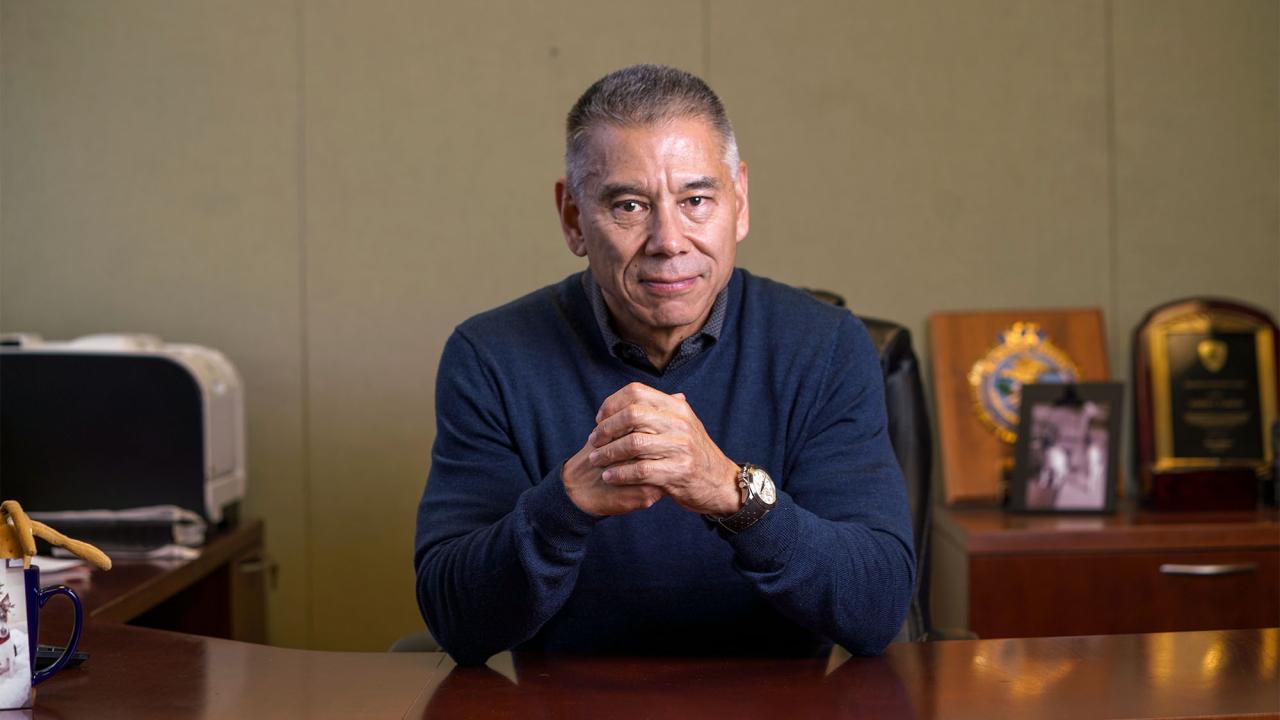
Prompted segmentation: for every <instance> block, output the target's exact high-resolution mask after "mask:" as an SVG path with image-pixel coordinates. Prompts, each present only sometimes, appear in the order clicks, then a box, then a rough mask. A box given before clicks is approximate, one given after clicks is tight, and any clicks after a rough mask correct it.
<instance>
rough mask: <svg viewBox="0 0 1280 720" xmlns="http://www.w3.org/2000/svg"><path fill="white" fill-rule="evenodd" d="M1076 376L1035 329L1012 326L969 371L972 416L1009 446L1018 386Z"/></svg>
mask: <svg viewBox="0 0 1280 720" xmlns="http://www.w3.org/2000/svg"><path fill="white" fill-rule="evenodd" d="M1079 375H1080V372H1079V371H1078V370H1077V369H1076V365H1075V363H1074V362H1072V361H1071V358H1069V357H1067V354H1066V353H1065V352H1063V351H1062V350H1061V349H1059V348H1058V347H1057V346H1055V345H1054V344H1053V343H1051V342H1049V340H1048V336H1047V335H1046V334H1045V332H1044V330H1042V329H1040V326H1039V325H1037V324H1036V323H1033V322H1016V323H1014V324H1013V325H1010V326H1009V328H1008V329H1007V330H1005V331H1004V332H1002V333H1000V336H999V338H998V343H997V345H996V346H995V347H993V348H991V350H990V351H989V352H988V353H987V355H986V357H984V358H982V359H981V360H979V361H977V362H976V363H974V364H973V367H972V368H971V369H970V370H969V388H970V390H972V391H973V409H974V412H975V413H976V414H977V415H978V419H980V420H981V421H982V423H983V424H984V425H986V426H987V427H988V428H990V429H991V431H992V432H994V433H995V434H996V437H998V438H1000V439H1001V440H1003V441H1004V442H1007V443H1012V442H1014V441H1015V440H1017V439H1018V409H1019V407H1020V405H1021V402H1022V386H1023V385H1030V384H1032V383H1071V382H1075V381H1076V379H1077V378H1078V377H1079Z"/></svg>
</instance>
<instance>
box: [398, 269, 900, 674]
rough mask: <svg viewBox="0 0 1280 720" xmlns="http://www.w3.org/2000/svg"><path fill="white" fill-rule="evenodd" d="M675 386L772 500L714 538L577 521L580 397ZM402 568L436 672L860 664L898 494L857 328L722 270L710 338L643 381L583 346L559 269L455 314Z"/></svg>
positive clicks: (769, 285)
mask: <svg viewBox="0 0 1280 720" xmlns="http://www.w3.org/2000/svg"><path fill="white" fill-rule="evenodd" d="M634 381H639V382H643V383H646V384H648V385H651V386H653V387H655V388H657V389H658V390H661V391H662V392H665V393H676V392H683V393H684V394H685V396H686V398H687V400H688V402H689V404H690V405H691V406H692V408H693V410H694V412H696V413H697V414H698V417H699V419H700V420H701V421H702V423H703V425H704V426H705V427H706V430H707V433H708V434H709V435H710V437H711V439H712V440H713V441H715V442H716V443H717V444H718V445H719V447H720V449H721V451H723V452H724V453H725V454H726V455H727V456H729V457H730V458H731V459H733V460H734V461H735V462H751V463H754V464H756V465H759V466H761V467H763V468H764V469H765V470H767V471H768V472H769V474H770V475H771V476H772V477H773V479H774V482H775V483H776V484H777V486H778V489H779V493H778V503H777V505H776V507H775V508H774V510H773V511H772V512H771V513H769V514H768V515H766V516H765V517H764V519H763V520H761V521H760V522H758V523H756V524H755V525H754V526H752V527H751V528H749V529H748V530H746V531H744V532H742V533H740V534H738V535H736V536H733V537H729V538H724V537H721V536H720V535H719V534H718V533H716V532H714V531H712V530H711V529H709V527H708V526H707V524H706V523H705V522H704V521H703V519H702V518H701V517H700V516H698V515H696V514H694V513H691V512H689V511H686V510H684V509H682V508H681V507H680V506H678V505H677V504H676V503H675V502H674V501H672V500H671V499H670V498H664V499H663V500H661V501H659V502H658V503H657V504H655V505H654V506H653V507H651V508H649V509H647V510H641V511H637V512H633V513H630V514H626V515H621V516H616V517H608V518H599V517H596V516H594V515H591V514H589V513H586V512H583V511H582V510H580V509H579V508H578V507H577V506H576V505H574V504H573V502H572V501H571V500H570V499H569V497H568V495H566V494H565V490H564V485H563V484H562V482H561V479H560V468H561V466H562V465H563V463H564V462H565V460H567V459H568V458H569V457H570V456H572V455H573V454H574V453H575V452H577V451H578V450H579V449H580V448H581V447H582V446H583V444H584V443H585V442H586V437H587V435H588V434H589V433H590V432H591V430H592V429H593V428H594V427H595V421H594V418H595V414H596V411H597V410H598V409H599V407H600V404H601V402H603V401H604V399H605V398H606V397H608V396H609V395H611V394H613V393H614V392H616V391H617V390H618V389H619V388H621V387H623V386H624V385H626V384H627V383H630V382H634ZM436 416H437V428H436V441H435V446H434V449H433V451H432V465H431V472H430V477H429V478H428V481H427V486H426V490H425V492H424V493H423V497H422V502H421V503H420V505H419V507H418V526H417V537H416V548H415V553H414V563H415V565H416V567H417V591H418V604H419V607H420V608H421V610H422V614H423V617H424V618H425V619H426V622H427V626H428V627H429V628H430V630H431V632H432V633H433V634H434V636H435V637H436V639H437V640H438V641H439V643H440V644H441V646H442V647H443V648H444V649H445V650H447V651H448V652H449V653H450V654H451V655H452V656H453V657H454V658H455V659H456V660H457V661H458V662H460V663H463V664H470V663H481V662H483V661H484V660H485V659H487V658H488V657H489V656H490V655H492V654H494V653H497V652H501V651H503V650H508V649H512V648H518V649H521V650H545V651H560V652H575V653H626V654H641V653H659V654H687V653H693V654H699V653H701V654H717V655H723V654H737V653H742V654H809V653H817V652H821V651H823V650H824V649H826V648H828V647H829V646H830V644H831V643H832V642H833V641H834V642H837V643H839V644H841V645H842V646H844V647H845V648H846V649H848V650H850V651H851V652H854V653H859V654H874V653H878V652H880V651H881V650H883V648H884V647H885V645H886V644H888V642H889V641H890V640H891V639H892V638H893V637H894V635H895V633H896V632H897V630H898V628H899V626H900V625H901V623H902V619H903V616H904V615H905V613H906V609H907V605H908V603H909V602H910V596H911V588H912V583H913V581H914V575H915V560H914V555H913V552H912V548H911V520H910V516H909V513H908V509H907V501H906V493H905V490H904V488H903V483H902V479H901V476H900V471H899V469H898V465H897V462H896V460H895V459H894V455H893V450H892V448H891V447H890V444H889V439H888V435H887V431H886V428H885V409H884V390H883V382H882V376H881V370H880V364H879V362H878V360H877V356H876V352H875V349H874V347H873V346H872V343H871V339H870V337H869V336H868V335H867V332H866V330H865V329H864V328H863V327H862V325H861V324H860V323H859V322H858V321H857V320H856V319H855V318H854V317H853V315H852V314H850V313H849V312H848V311H845V310H842V309H838V308H834V307H831V306H828V305H824V304H822V303H819V302H818V301H816V300H813V299H811V298H809V297H808V296H807V295H806V294H804V293H802V292H800V291H798V290H795V289H793V288H790V287H787V286H785V285H781V284H778V283H775V282H772V281H770V280H766V279H764V278H759V277H754V276H752V275H750V274H749V273H747V272H745V271H743V270H736V271H735V272H734V274H733V276H732V279H731V281H730V284H729V302H728V312H727V315H726V318H725V324H724V329H723V331H722V333H721V335H720V339H719V341H718V342H717V343H716V344H715V345H713V346H712V347H710V348H708V349H707V350H704V351H703V352H702V353H700V354H699V355H698V356H697V357H695V358H694V359H692V360H690V361H689V362H688V363H686V364H684V365H682V366H680V367H679V368H677V369H675V370H673V371H671V372H669V373H666V374H663V375H653V374H650V373H647V372H645V371H644V370H641V369H637V368H635V367H632V366H630V365H626V364H624V363H622V362H621V361H619V360H617V359H616V358H614V357H613V356H612V355H611V354H610V353H609V351H608V349H607V348H606V347H605V344H604V341H603V339H602V338H601V335H600V330H599V327H598V325H597V324H596V321H595V319H594V317H593V315H592V313H591V306H590V303H589V302H588V300H587V297H586V295H585V293H584V292H583V289H582V283H581V282H580V279H579V277H578V276H576V275H575V276H571V277H569V278H566V279H565V280H563V281H561V282H559V283H557V284H555V285H551V286H548V287H546V288H543V289H541V290H538V291H537V292H534V293H531V294H529V295H527V296H525V297H523V298H520V299H519V300H516V301H514V302H512V303H510V304H508V305H505V306H503V307H501V308H498V309H496V310H492V311H490V312H487V313H484V314H481V315H479V316H477V317H474V318H472V319H470V320H468V321H467V322H465V323H463V324H462V325H461V326H459V327H458V328H457V330H456V331H455V332H454V334H453V335H452V336H451V337H450V338H449V341H448V343H447V344H446V346H445V349H444V355H443V357H442V358H441V360H440V371H439V375H438V377H437V385H436Z"/></svg>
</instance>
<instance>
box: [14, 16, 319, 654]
mask: <svg viewBox="0 0 1280 720" xmlns="http://www.w3.org/2000/svg"><path fill="white" fill-rule="evenodd" d="M0 17H2V18H3V33H4V37H3V69H2V71H0V95H3V98H4V104H3V113H4V114H3V118H2V122H3V127H4V130H5V132H4V134H3V138H2V140H0V156H2V157H3V160H4V162H3V165H2V166H0V167H2V172H0V188H2V189H3V193H4V205H5V214H4V218H3V226H0V250H2V251H3V273H4V275H3V287H2V293H3V309H4V315H3V316H2V317H0V327H3V329H4V330H7V331H13V330H30V331H37V332H40V333H42V334H44V335H45V337H49V338H57V339H64V338H69V337H72V336H76V335H81V334H85V333H91V332H107V331H133V332H151V333H156V334H159V335H160V336H162V337H164V338H166V339H169V340H174V341H185V342H194V343H199V344H204V345H209V346H212V347H215V348H218V349H220V350H222V351H224V352H225V353H226V354H227V355H228V356H230V358H231V359H232V360H233V361H234V362H235V363H236V365H237V367H238V368H239V370H240V372H241V373H242V375H243V376H244V382H245V386H246V390H245V392H246V396H247V401H248V412H247V415H248V427H249V457H248V463H249V481H248V488H249V489H248V492H249V500H248V503H247V508H246V510H247V512H248V513H250V514H252V515H257V516H262V517H265V518H266V521H267V542H268V545H269V550H270V551H271V552H272V553H274V555H275V557H276V558H278V559H279V561H280V574H279V580H280V585H279V590H278V591H277V592H275V593H273V594H272V598H271V620H272V633H271V637H272V639H273V640H274V641H276V642H280V643H284V644H289V645H302V644H305V642H306V637H305V628H306V622H305V616H304V614H305V612H306V603H305V600H304V598H305V594H304V593H305V565H304V562H303V560H304V557H305V554H304V552H303V547H304V545H305V542H304V531H305V517H304V515H303V513H302V512H301V508H304V507H305V502H304V500H303V496H304V487H303V477H302V416H301V403H302V377H301V372H300V369H301V354H300V347H301V345H300V339H299V338H300V332H301V324H300V311H299V297H300V291H299V286H298V236H297V231H298V220H297V207H298V205H297V194H296V185H297V168H298V164H297V123H298V114H297V94H296V90H295V88H296V75H297V71H296V68H297V62H296V59H297V50H296V48H297V44H296V37H297V28H296V13H295V10H294V4H293V3H292V2H259V1H256V0H254V1H250V0H245V1H244V2H223V3H203V2H170V1H168V0H154V1H151V2H138V1H128V2H125V1H121V2H112V3H85V2H5V3H4V4H3V5H2V6H0Z"/></svg>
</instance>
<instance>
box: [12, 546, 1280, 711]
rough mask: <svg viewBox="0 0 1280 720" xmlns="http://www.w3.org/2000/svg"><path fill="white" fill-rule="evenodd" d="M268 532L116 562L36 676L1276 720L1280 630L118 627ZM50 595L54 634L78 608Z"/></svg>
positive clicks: (66, 697) (568, 707)
mask: <svg viewBox="0 0 1280 720" xmlns="http://www.w3.org/2000/svg"><path fill="white" fill-rule="evenodd" d="M260 539H261V525H260V524H256V523H251V524H248V525H246V526H245V527H243V528H241V529H238V530H235V531H232V532H230V533H227V534H224V535H221V536H219V537H217V538H216V539H215V540H214V541H213V542H212V543H211V544H210V545H209V546H208V547H207V548H206V549H205V553H204V555H203V556H202V557H201V558H200V559H199V560H195V561H191V562H189V563H182V562H175V563H159V564H134V563H128V564H126V563H121V564H120V565H119V566H118V567H117V569H116V570H113V571H112V572H111V573H109V574H107V575H105V576H103V575H101V574H98V573H95V574H94V576H93V578H92V579H91V581H90V582H88V583H82V584H80V585H79V587H78V588H77V589H78V590H80V591H81V592H82V594H83V595H84V599H85V606H86V610H87V611H88V614H89V616H90V617H89V619H88V620H87V623H88V626H87V628H86V630H85V633H84V637H83V639H82V640H81V647H82V649H85V650H88V651H89V652H90V654H91V658H90V660H89V662H88V663H87V664H86V665H85V666H84V667H81V668H77V669H73V670H66V671H63V672H62V673H59V674H58V675H57V676H55V677H54V678H52V679H50V680H49V681H48V682H45V683H43V684H41V685H39V686H38V688H37V696H36V709H37V714H38V715H39V716H41V717H57V718H103V719H110V718H151V717H158V718H224V717H225V718H240V717H253V718H266V717H289V718H309V717H315V718H328V717H334V718H349V717H361V718H365V717H369V718H382V717H387V718H398V717H409V718H436V717H466V718H472V717H512V716H517V715H518V716H528V715H532V716H534V717H539V716H546V717H557V718H558V717H570V718H572V717H592V718H594V717H600V716H610V717H621V718H627V717H685V716H691V717H704V716H707V715H715V716H722V715H723V716H729V715H733V716H738V717H743V718H752V717H794V716H800V717H828V716H839V717H875V718H921V719H924V718H935V717H946V718H991V717H1039V718H1055V717H1062V718H1079V717H1127V718H1156V717H1174V716H1176V717H1196V716H1216V717H1223V716H1232V715H1254V716H1257V715H1261V716H1268V717H1277V718H1280V669H1278V666H1280V629H1277V628H1269V629H1261V630H1225V631H1208V632H1189V633H1162V634H1151V635H1108V636H1093V637H1075V638H1029V639H1018V640H979V641H965V642H939V643H917V644H902V645H894V646H892V647H890V648H889V650H888V651H887V652H886V653H885V654H884V655H883V656H882V657H878V658H849V657H848V656H847V655H845V654H844V653H842V652H837V653H836V654H834V655H833V656H832V657H831V658H827V659H821V660H813V659H810V660H804V659H763V658H759V659H741V658H738V659H691V658H565V657H561V658H555V657H544V656H532V655H515V656H513V655H512V654H510V653H504V654H502V655H499V656H497V657H495V658H494V659H493V660H491V661H490V663H489V665H488V666H486V667H481V668H458V667H455V665H454V664H453V662H452V661H451V660H450V659H449V658H448V657H447V656H445V655H443V654H440V653H334V652H320V651H311V650H291V649H285V648H274V647H269V646H265V645H253V644H249V643H240V642H234V641H230V640H220V639H216V638H208V637H200V636H196V635H185V634H180V633H172V632H164V631H159V630H150V629H146V628H139V627H130V626H127V625H122V624H121V622H122V621H126V620H128V619H130V618H132V617H134V616H135V615H137V613H138V612H139V611H141V610H145V609H147V608H148V607H150V606H151V605H153V604H154V603H156V602H159V601H162V600H164V599H165V598H167V597H169V596H171V595H172V594H174V593H176V592H179V591H181V590H182V589H183V587H185V586H186V585H188V584H190V583H192V582H195V581H197V580H199V578H200V577H202V576H204V575H206V574H208V573H210V572H213V570H214V569H215V568H216V567H217V566H219V565H220V564H222V563H225V562H226V561H227V559H228V558H230V557H233V556H234V555H236V553H238V552H239V551H240V550H242V549H243V548H244V547H248V546H250V545H252V544H254V543H256V542H260ZM62 605H63V602H62V601H60V600H55V601H53V602H51V603H50V605H49V606H48V607H47V609H46V611H45V612H44V613H43V614H42V615H41V620H42V622H41V635H42V639H43V641H44V642H58V641H59V640H60V638H59V637H55V636H54V635H55V633H56V632H57V631H58V630H59V629H60V628H62V629H65V627H66V623H67V621H68V620H69V617H66V616H65V615H63V613H64V612H65V608H64V607H62Z"/></svg>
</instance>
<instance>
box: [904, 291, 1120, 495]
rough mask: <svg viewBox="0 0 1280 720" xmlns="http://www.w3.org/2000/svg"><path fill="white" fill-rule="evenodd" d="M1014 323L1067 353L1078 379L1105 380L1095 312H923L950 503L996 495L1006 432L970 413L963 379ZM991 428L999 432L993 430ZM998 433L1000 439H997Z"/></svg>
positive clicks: (972, 398) (1006, 457)
mask: <svg viewBox="0 0 1280 720" xmlns="http://www.w3.org/2000/svg"><path fill="white" fill-rule="evenodd" d="M1016 323H1022V324H1024V327H1025V324H1027V323H1032V324H1034V326H1036V327H1037V328H1038V329H1039V331H1041V333H1042V335H1043V337H1044V339H1045V340H1046V341H1047V342H1048V343H1051V344H1052V346H1053V347H1054V348H1056V349H1058V350H1060V351H1062V353H1065V355H1066V356H1067V357H1068V358H1070V361H1071V363H1072V364H1073V365H1074V369H1075V372H1076V378H1075V379H1076V380H1078V381H1080V382H1100V381H1105V380H1109V379H1111V372H1110V369H1109V368H1108V365H1107V344H1106V336H1105V334H1104V333H1103V328H1102V311H1101V310H1099V309H1097V308H1083V309H1067V310H1025V311H1015V310H1001V311H995V312H962V313H961V312H948V313H935V314H933V315H931V316H930V317H929V354H930V359H931V361H932V362H931V365H932V373H933V390H934V405H935V408H936V417H937V423H938V435H939V438H940V439H941V445H942V472H943V490H944V499H945V501H946V503H947V504H948V505H953V504H956V503H996V502H1000V501H1001V500H1002V499H1003V494H1004V474H1005V472H1006V468H1008V467H1009V466H1010V465H1011V463H1012V461H1013V443H1012V440H1011V438H1009V436H1008V434H1007V431H1005V430H1002V429H1000V428H998V427H997V428H993V427H992V425H991V423H990V422H989V421H984V420H983V419H982V417H981V415H980V413H979V412H978V409H977V405H978V397H977V395H976V394H975V391H974V389H973V387H972V386H971V384H970V381H969V376H970V372H971V371H973V369H974V366H975V365H976V364H978V363H979V362H980V361H983V360H984V359H986V358H988V357H990V355H991V353H992V351H993V350H995V349H996V348H997V347H998V346H1000V344H1001V337H1002V335H1004V334H1005V333H1006V332H1008V331H1009V330H1010V329H1011V328H1013V327H1014V326H1015V324H1016ZM998 433H999V434H998ZM1001 434H1003V435H1004V436H1005V438H1006V439H1001Z"/></svg>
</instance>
